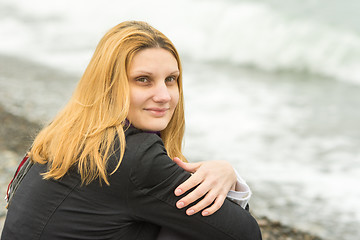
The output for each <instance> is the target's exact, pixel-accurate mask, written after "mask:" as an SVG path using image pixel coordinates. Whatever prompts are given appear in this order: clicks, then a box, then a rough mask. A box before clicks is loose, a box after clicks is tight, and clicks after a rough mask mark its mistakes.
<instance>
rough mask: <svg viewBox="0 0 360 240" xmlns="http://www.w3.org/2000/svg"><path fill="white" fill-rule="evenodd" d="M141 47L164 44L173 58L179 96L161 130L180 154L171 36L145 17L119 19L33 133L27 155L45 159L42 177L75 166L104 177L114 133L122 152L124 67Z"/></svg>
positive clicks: (84, 175) (172, 151)
mask: <svg viewBox="0 0 360 240" xmlns="http://www.w3.org/2000/svg"><path fill="white" fill-rule="evenodd" d="M146 48H163V49H166V50H168V51H169V52H171V53H172V54H173V56H174V57H175V58H176V60H177V62H178V67H179V71H180V76H179V78H178V85H179V95H180V98H179V102H178V105H177V107H176V109H175V111H174V114H173V116H172V119H171V120H170V122H169V124H168V126H167V127H166V128H165V129H164V130H163V131H161V138H162V140H163V142H164V145H165V148H166V150H167V152H168V155H169V156H170V157H171V158H173V157H176V156H177V157H180V158H181V159H183V160H184V161H186V159H185V157H184V156H183V154H182V139H183V136H184V129H185V117H184V99H183V88H182V68H181V62H180V58H179V54H178V52H177V51H176V49H175V47H174V45H173V44H172V43H171V41H170V40H169V39H168V38H167V37H166V36H165V35H164V34H162V33H161V32H160V31H158V30H156V29H155V28H153V27H151V26H150V25H148V24H147V23H145V22H139V21H127V22H123V23H121V24H119V25H117V26H115V27H114V28H112V29H111V30H110V31H108V32H107V33H106V34H105V36H104V37H103V38H102V39H101V40H100V42H99V44H98V46H97V47H96V50H95V53H94V55H93V57H92V59H91V61H90V63H89V65H88V66H87V68H86V70H85V72H84V74H83V76H82V78H81V79H80V81H79V83H78V85H77V88H76V89H75V92H74V93H73V96H72V97H71V99H70V100H69V102H68V103H67V105H66V106H65V108H64V109H63V110H62V111H61V112H59V113H58V115H57V116H56V117H55V119H54V120H53V121H52V122H51V123H50V124H49V125H48V126H46V127H45V128H44V129H42V130H41V132H40V133H39V134H38V135H37V137H36V138H35V140H34V143H33V146H32V148H31V150H30V153H29V155H30V157H31V159H32V161H34V162H37V163H40V164H45V163H47V164H48V171H47V172H46V173H45V174H44V178H45V179H51V178H52V179H60V178H61V177H63V176H64V175H65V174H66V173H67V172H68V171H69V169H70V168H71V167H77V170H78V172H79V173H80V175H81V179H82V182H83V183H85V184H88V183H90V182H92V181H93V180H95V179H99V180H100V182H101V180H103V181H104V182H105V183H106V184H109V182H108V174H109V169H107V162H108V158H109V157H110V155H111V154H112V153H113V151H114V150H115V149H114V144H115V142H114V139H115V136H116V135H118V139H119V146H120V159H119V162H118V164H117V166H116V168H115V169H114V170H113V171H112V172H111V173H110V174H112V173H114V172H115V171H116V170H117V169H118V167H119V166H120V163H121V161H122V158H123V156H124V151H125V144H126V143H125V133H124V127H125V126H124V125H125V124H126V117H127V115H128V111H129V106H130V100H129V99H130V98H129V85H128V78H127V70H128V67H129V65H130V63H131V60H132V58H133V57H134V55H135V54H136V53H137V52H138V51H140V50H143V49H146Z"/></svg>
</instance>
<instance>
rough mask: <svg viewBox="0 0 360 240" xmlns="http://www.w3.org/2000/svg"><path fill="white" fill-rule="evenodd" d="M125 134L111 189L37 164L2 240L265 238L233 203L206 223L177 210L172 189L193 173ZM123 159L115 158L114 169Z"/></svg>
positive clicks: (151, 137)
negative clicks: (172, 235)
mask: <svg viewBox="0 0 360 240" xmlns="http://www.w3.org/2000/svg"><path fill="white" fill-rule="evenodd" d="M125 134H126V150H125V154H124V158H123V160H122V162H121V165H120V167H119V169H118V170H117V171H116V172H115V173H114V174H113V175H111V176H110V177H109V181H110V186H107V185H106V184H104V183H103V184H102V185H101V184H99V182H98V181H93V182H92V183H91V184H89V185H81V181H80V176H79V174H77V173H76V171H70V172H69V173H68V174H67V175H65V176H64V177H63V178H62V179H61V180H59V181H55V180H43V179H42V176H41V175H40V174H41V173H43V172H46V165H40V164H34V165H33V166H32V167H31V169H30V170H29V172H28V173H27V174H26V176H25V177H24V179H23V180H22V182H21V183H20V185H19V187H18V189H17V191H16V192H15V194H14V196H13V198H12V200H11V204H10V206H9V209H8V214H7V217H6V221H5V225H4V229H3V233H2V237H1V239H2V240H16V239H21V240H26V239H45V240H56V239H87V240H88V239H94V240H95V239H96V240H100V239H126V240H131V239H156V236H157V234H158V232H159V229H160V227H164V228H166V229H169V230H171V231H173V232H178V233H181V234H182V235H183V236H185V237H186V238H187V239H221V240H226V239H242V240H259V239H261V233H260V230H259V227H258V224H257V222H256V221H255V219H254V218H253V217H252V216H251V215H250V214H249V212H248V211H246V210H244V209H243V208H241V207H240V206H238V205H236V204H234V203H233V202H231V201H229V200H225V202H224V205H223V206H222V207H221V209H219V210H218V211H217V212H216V213H215V214H213V215H211V216H208V217H203V216H201V215H200V214H199V213H198V214H195V215H193V216H187V215H186V214H185V209H182V210H179V209H177V208H176V206H175V203H176V201H177V200H179V199H180V197H176V196H175V195H174V189H175V188H176V187H177V186H178V185H180V184H181V183H182V182H184V181H185V180H186V179H187V178H189V177H190V174H189V173H187V172H186V171H184V170H183V169H182V168H180V167H179V166H177V165H176V164H175V163H174V162H173V161H172V160H171V159H170V158H169V157H168V155H167V154H166V150H165V148H164V145H163V143H162V141H161V138H159V137H158V136H157V135H156V134H153V133H145V132H142V131H140V130H138V129H135V128H132V127H131V128H129V129H128V130H127V131H126V133H125ZM116 148H118V146H115V149H116ZM119 155H120V153H119V151H115V152H114V154H112V156H111V157H110V159H109V166H108V167H109V171H111V170H112V169H114V167H115V166H116V164H117V162H118V159H119Z"/></svg>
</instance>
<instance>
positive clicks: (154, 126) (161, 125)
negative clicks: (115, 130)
mask: <svg viewBox="0 0 360 240" xmlns="http://www.w3.org/2000/svg"><path fill="white" fill-rule="evenodd" d="M168 124H169V121H167V120H162V121H159V119H156V120H155V121H149V122H147V124H144V125H143V126H142V127H141V128H140V129H142V130H145V131H152V132H160V131H162V130H164V129H165V128H166V127H167V125H168Z"/></svg>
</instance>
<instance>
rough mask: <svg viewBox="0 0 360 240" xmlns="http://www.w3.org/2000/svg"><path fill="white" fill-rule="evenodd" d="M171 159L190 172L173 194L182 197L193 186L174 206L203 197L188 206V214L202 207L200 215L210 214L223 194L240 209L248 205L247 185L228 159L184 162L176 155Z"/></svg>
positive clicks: (248, 190) (216, 207)
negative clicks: (191, 205) (193, 204)
mask: <svg viewBox="0 0 360 240" xmlns="http://www.w3.org/2000/svg"><path fill="white" fill-rule="evenodd" d="M173 160H174V162H175V163H176V164H178V165H179V166H180V167H181V168H183V169H184V170H186V171H187V172H190V173H193V174H192V175H191V177H190V178H189V179H188V180H186V181H185V182H184V183H182V184H181V185H179V186H178V187H177V188H176V190H175V195H176V196H181V195H182V194H183V193H185V192H187V191H188V190H189V189H191V188H194V187H196V188H195V189H194V190H192V191H190V192H188V193H187V194H185V196H184V195H183V198H182V199H180V200H179V201H178V202H177V207H178V208H183V207H186V206H188V205H189V204H191V203H193V202H195V201H197V200H198V199H199V198H200V197H203V196H204V198H203V199H202V200H201V201H200V202H198V203H197V204H196V205H195V206H193V207H191V208H188V210H187V212H186V213H187V214H188V215H192V214H195V213H197V212H199V211H201V210H202V215H203V216H208V215H211V214H213V213H214V212H216V211H217V210H218V209H219V208H220V207H221V206H222V204H223V203H224V200H225V198H226V197H227V198H228V199H230V200H231V201H233V202H235V203H236V204H238V205H240V206H241V207H242V208H245V207H246V205H247V204H248V202H249V200H250V197H251V191H250V188H249V186H248V185H247V184H246V182H245V181H244V180H243V179H242V178H241V177H240V175H239V174H238V173H237V172H236V170H235V169H234V168H233V167H232V166H231V165H230V164H229V163H228V162H226V161H204V162H198V163H185V162H182V161H181V160H180V159H179V158H174V159H173ZM205 208H206V209H205ZM203 209H204V210H203Z"/></svg>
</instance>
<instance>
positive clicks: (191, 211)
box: [186, 209, 195, 215]
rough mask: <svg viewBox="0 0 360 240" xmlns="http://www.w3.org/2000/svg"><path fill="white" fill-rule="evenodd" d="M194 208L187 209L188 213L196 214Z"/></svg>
mask: <svg viewBox="0 0 360 240" xmlns="http://www.w3.org/2000/svg"><path fill="white" fill-rule="evenodd" d="M194 212H195V211H194V210H193V209H189V210H187V211H186V213H187V215H193V214H194Z"/></svg>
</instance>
